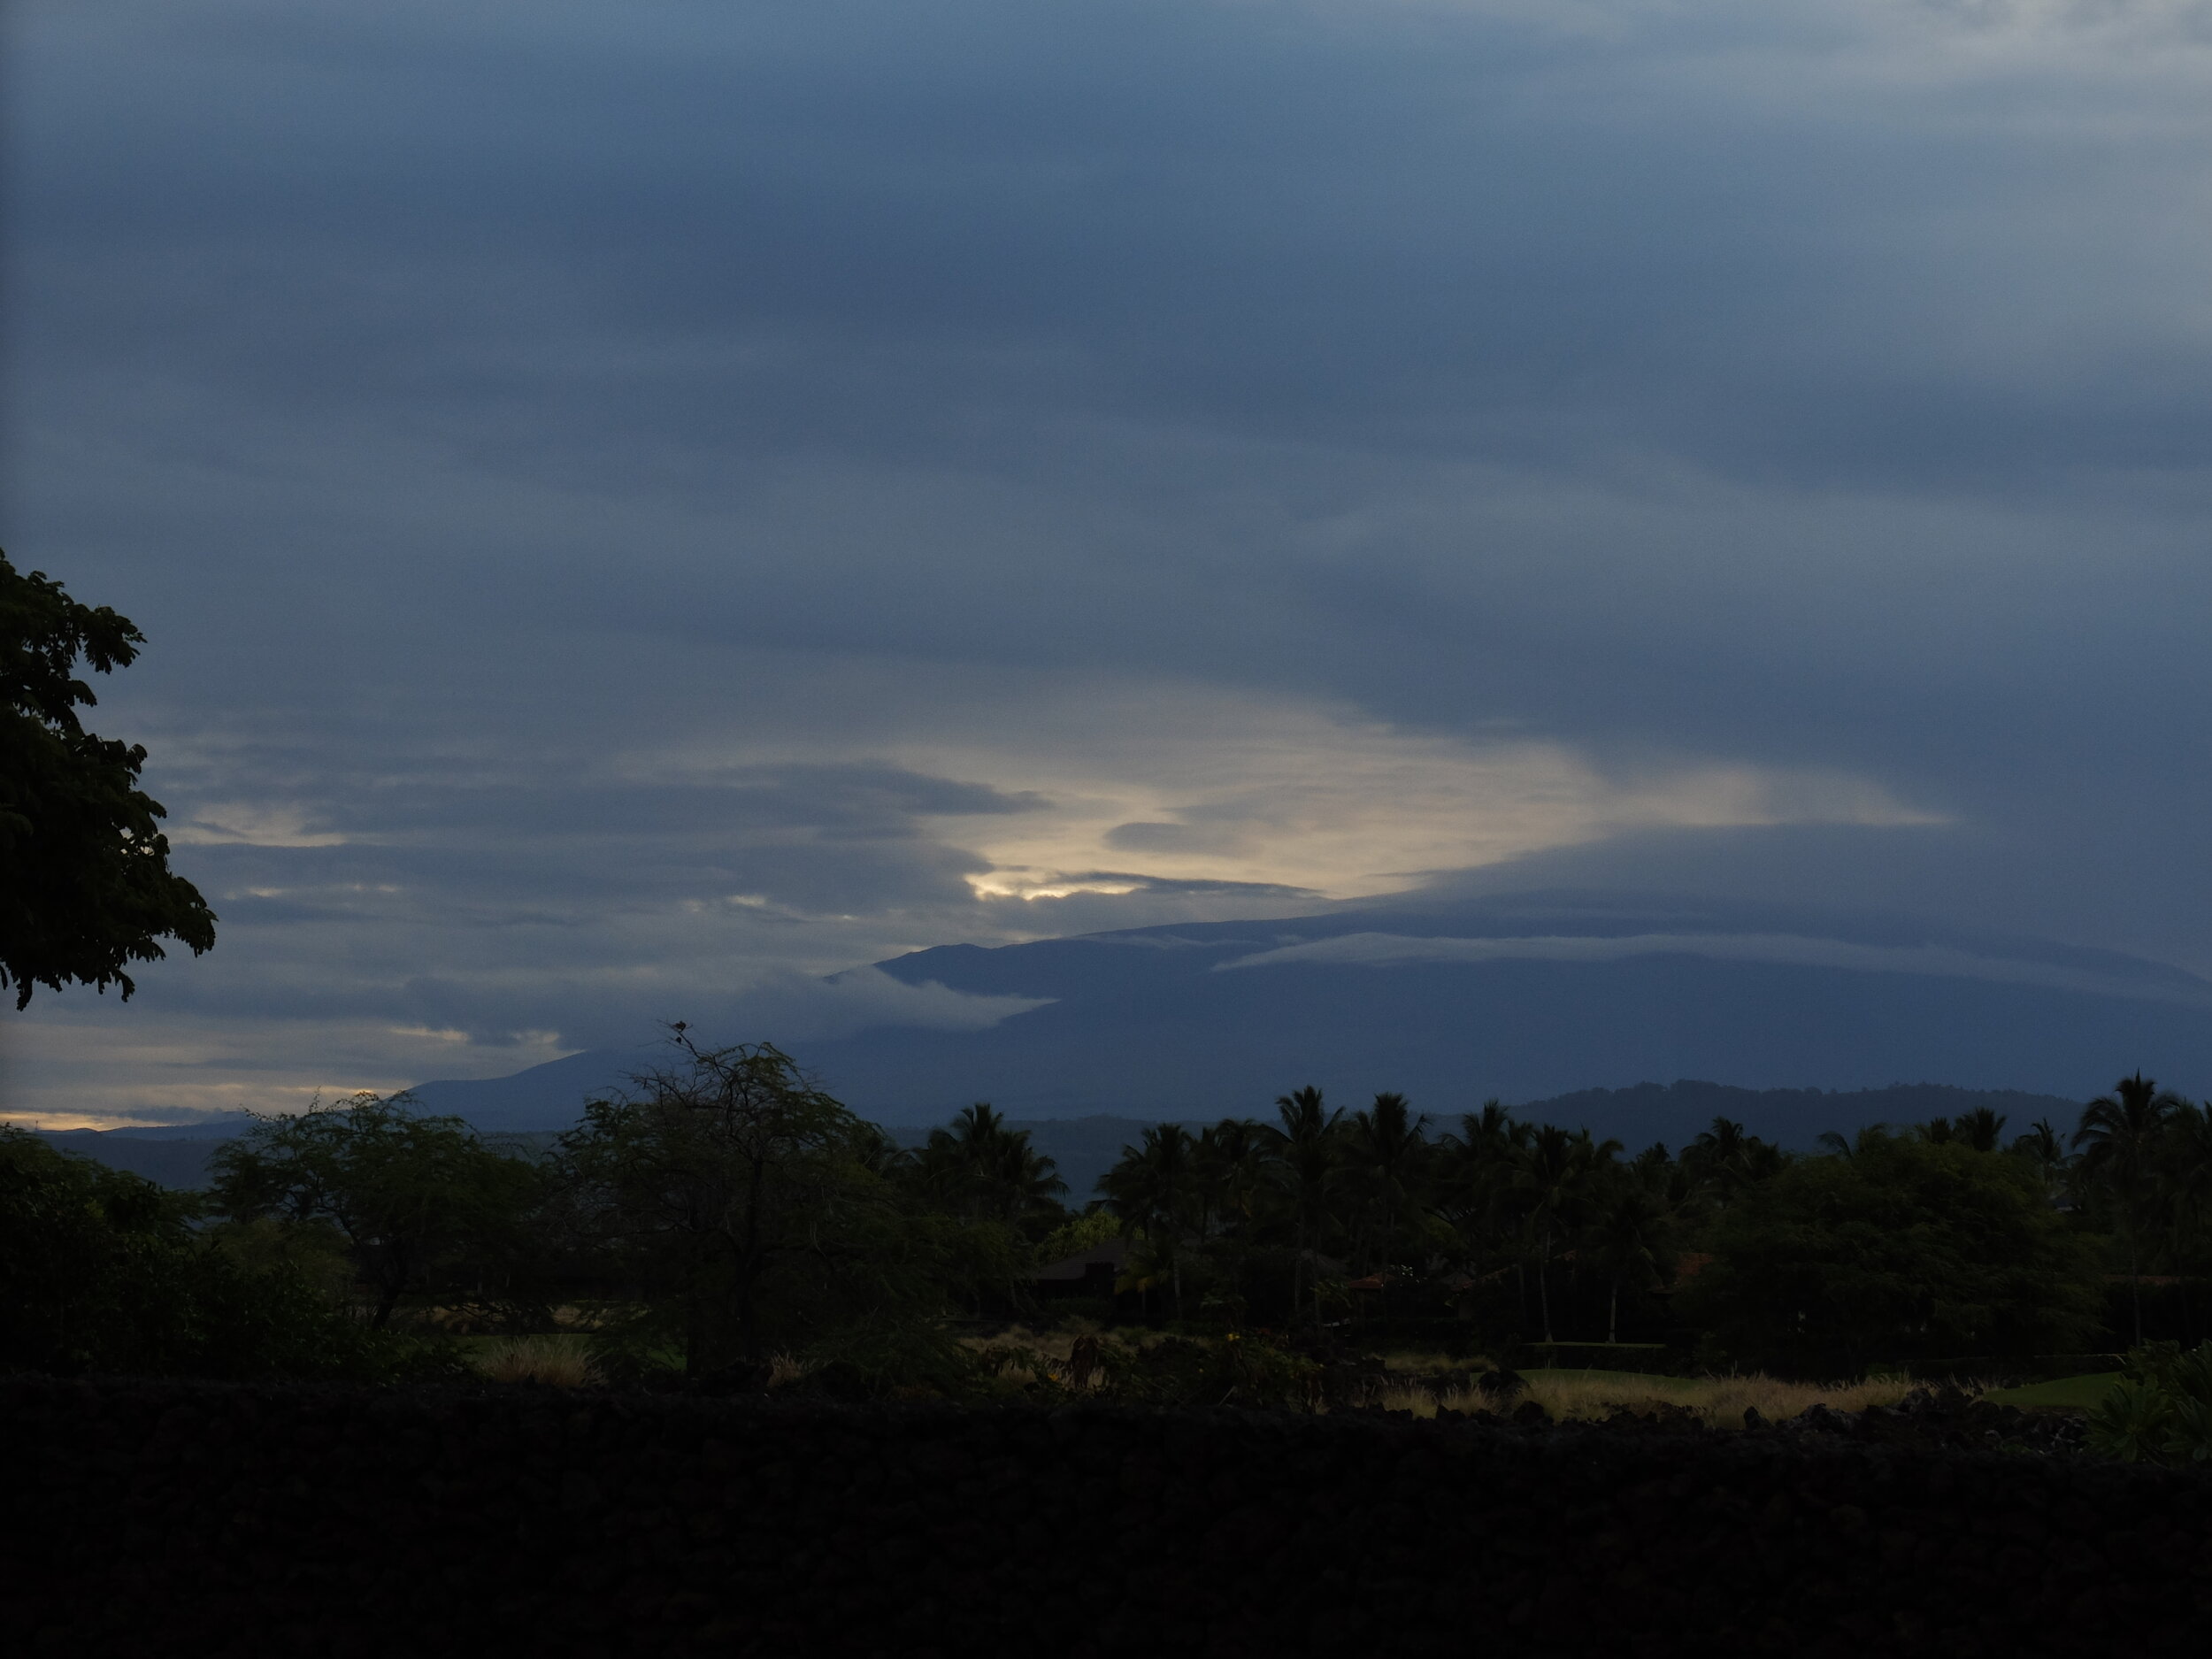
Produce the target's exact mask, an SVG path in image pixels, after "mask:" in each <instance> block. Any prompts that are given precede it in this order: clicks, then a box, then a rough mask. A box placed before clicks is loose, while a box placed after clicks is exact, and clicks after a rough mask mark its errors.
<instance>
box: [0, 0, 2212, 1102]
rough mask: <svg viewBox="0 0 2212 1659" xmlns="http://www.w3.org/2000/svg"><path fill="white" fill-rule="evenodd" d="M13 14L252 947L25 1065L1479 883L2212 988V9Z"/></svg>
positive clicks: (43, 459)
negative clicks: (2127, 969)
mask: <svg viewBox="0 0 2212 1659" xmlns="http://www.w3.org/2000/svg"><path fill="white" fill-rule="evenodd" d="M0 31H4V38H0V43H4V67H0V75H4V82H5V84H4V87H0V92H4V118H0V119H4V121H5V130H4V134H0V137H4V141H5V142H4V156H5V159H4V164H0V165H4V174H0V188H4V191H5V197H4V211H5V219H6V230H7V235H6V239H5V242H6V246H5V253H4V267H0V285H4V287H0V296H4V301H5V304H4V312H0V316H4V324H0V327H4V335H0V343H4V357H0V365H4V366H0V396H4V419H5V426H4V442H0V482H4V498H0V546H4V547H5V548H6V549H7V551H8V553H9V555H10V557H12V559H14V560H15V562H16V563H17V564H18V565H19V566H22V567H24V568H35V569H41V570H44V571H47V572H50V573H51V574H53V575H54V576H56V577H58V578H59V579H61V580H64V581H65V583H66V584H67V585H68V586H69V588H71V590H72V592H73V594H75V595H77V596H78V597H80V598H81V599H84V600H86V601H88V602H91V603H105V604H111V605H113V606H115V607H116V608H117V609H119V610H120V611H124V612H125V613H126V614H127V615H128V616H130V617H131V618H133V619H134V620H135V621H136V622H137V623H138V624H139V625H140V626H142V628H143V629H144V630H145V632H146V634H147V635H148V636H149V640H150V645H149V647H148V649H147V650H146V652H145V654H144V656H143V657H142V659H141V661H140V663H139V664H137V665H136V666H134V667H133V668H131V669H129V670H128V671H127V672H125V673H123V674H121V675H119V676H116V677H115V678H114V679H113V680H111V681H109V682H106V683H104V684H102V685H100V686H99V687H96V689H97V690H98V692H99V694H100V698H101V701H100V705H99V708H98V710H97V711H96V716H97V718H96V721H95V722H94V724H95V727H96V729H97V730H99V731H100V732H102V733H103V734H105V735H111V736H119V737H124V738H127V739H129V740H130V741H137V742H142V743H144V744H145V745H146V746H147V747H148V749H149V750H150V756H151V758H150V760H149V762H148V764H147V769H146V783H147V787H149V788H150V791H151V792H152V793H153V794H154V795H156V796H157V798H158V799H160V800H161V801H163V802H164V803H166V805H167V806H168V808H169V810H170V815H171V818H170V822H171V833H172V841H173V845H174V859H175V864H176V865H177V867H178V868H179V869H180V871H182V872H184V873H185V874H187V875H188V876H189V877H190V878H191V879H193V880H194V881H196V883H197V884H198V885H199V886H200V887H201V888H202V890H203V891H204V893H205V894H206V895H207V896H208V898H209V900H210V902H211V903H212V904H213V906H214V908H215V910H216V911H217V912H218V914H219V917H220V918H221V920H220V924H219V943H218V945H217V947H216V949H214V951H212V952H211V954H209V955H208V956H204V957H203V958H200V959H198V960H193V959H191V958H189V957H188V956H180V957H177V958H173V960H171V961H170V962H167V963H165V964H157V965H156V966H154V967H151V968H150V969H149V970H148V971H147V972H144V973H143V974H142V976H141V977H140V990H139V994H138V995H136V996H135V997H134V998H133V999H132V1000H131V1002H128V1003H127V1004H124V1003H122V1002H119V999H118V998H117V997H116V995H114V994H113V993H112V992H110V993H109V994H108V995H105V996H102V995H97V994H96V993H94V992H92V991H89V990H72V991H70V992H68V993H65V994H62V995H52V994H50V993H45V992H42V993H40V994H39V995H38V996H37V997H36V998H35V1001H34V1002H33V1003H32V1005H31V1007H30V1009H29V1010H27V1012H26V1013H24V1014H22V1015H18V1016H0V1018H4V1021H5V1023H4V1025H0V1044H4V1051H0V1090H4V1094H5V1099H6V1102H7V1109H8V1111H9V1114H10V1115H11V1116H13V1117H15V1118H18V1119H19V1120H23V1121H40V1122H45V1123H49V1124H51V1125H63V1124H66V1123H88V1122H122V1121H134V1120H137V1121H142V1120H145V1119H146V1118H149V1117H150V1116H159V1115H162V1114H183V1113H189V1112H193V1111H219V1110H232V1109H235V1108H238V1107H241V1106H244V1107H250V1108H253V1109H256V1110H273V1109H280V1108H284V1107H288V1106H297V1105H300V1104H303V1103H304V1102H305V1101H306V1100H307V1099H308V1098H310V1097H311V1094H313V1093H314V1092H316V1091H318V1090H319V1091H322V1092H323V1093H324V1094H333V1093H343V1092H348V1091H350V1090H353V1089H357V1088H375V1089H380V1090H381V1089H388V1088H395V1087H402V1086H403V1085H405V1084H407V1083H411V1082H414V1081H418V1080H421V1079H426V1078H431V1077H478V1076H494V1075H499V1074H503V1073H505V1072H510V1071H516V1070H518V1069H520V1068H521V1067H523V1066H526V1065H528V1064H534V1063H536V1062H539V1061H541V1060H546V1059H550V1058H553V1057H555V1056H558V1055H562V1054H565V1053H568V1052H571V1051H572V1050H574V1049H577V1048H586V1047H593V1046H597V1045H601V1044H606V1043H617V1042H629V1041H638V1040H640V1039H641V1037H642V1036H644V1035H648V1034H649V1033H650V1032H651V1030H652V1027H653V1023H654V1022H655V1021H657V1020H673V1019H687V1020H690V1021H692V1022H694V1023H695V1024H696V1025H701V1026H702V1027H703V1028H705V1029H709V1030H711V1031H713V1032H714V1033H715V1034H717V1035H726V1036H728V1037H730V1038H732V1039H734V1038H736V1037H740V1036H744V1037H751V1036H757V1035H772V1034H775V1033H764V1032H758V1033H757V1032H754V1031H751V1030H741V1029H736V1028H735V1027H736V1026H737V1025H741V1024H742V1020H743V1017H742V1016H741V1014H739V1013H733V1011H732V1010H741V1009H743V1008H745V1007H748V1006H753V1007H775V1008H778V1009H781V1010H791V1009H794V1008H797V1007H799V1006H800V1005H802V1004H805V1005H807V1006H808V1007H810V1009H811V1010H812V1011H811V1012H810V1013H808V1014H806V1015H805V1017H804V1018H807V1019H812V1020H814V1021H815V1022H816V1023H817V1024H822V1023H823V1022H827V1023H828V1024H830V1025H834V1024H835V1023H836V1022H838V1021H840V1020H843V1021H846V1022H848V1023H850V1022H852V1021H855V1020H865V1019H869V1018H910V1019H913V1020H916V1021H918V1022H924V1023H926V1022H928V1021H932V1020H940V1021H944V1022H949V1023H956V1022H958V1021H960V1020H962V1019H968V1018H977V1017H978V1016H976V1015H975V1014H974V1013H973V1012H972V1010H963V1009H961V1008H958V1007H956V1006H953V1005H952V1004H951V1002H947V1001H946V1000H945V999H938V1000H937V1001H936V1002H930V1003H928V1004H927V1005H926V1006H925V1005H924V1004H923V1003H921V1002H916V1003H915V1004H914V1005H913V1006H911V1007H909V1008H905V1009H903V1010H897V1009H887V1008H884V1007H876V1006H873V1005H868V1006H864V1005H863V1004H864V1001H865V999H864V997H863V996H862V995H861V994H860V993H858V992H856V991H854V992H849V993H847V994H841V995H844V1001H843V1002H836V1001H835V997H834V996H833V993H831V992H827V991H818V990H817V989H816V988H815V987H812V985H811V983H810V982H811V980H812V979H813V977H814V976H818V975H821V974H824V973H827V972H832V971H833V970H837V969H841V968H845V967H849V966H851V965H852V964H859V963H865V962H870V961H873V960H877V959H879V958H883V957H886V956H891V955H894V954H897V953H899V952H902V951H905V950H910V949H917V948H920V947H924V946H929V945H935V944H942V943H948V942H954V941H974V942H978V943H984V944H990V943H996V942H1002V941H1013V940H1018V939H1026V938H1034V937H1040V936H1048V935H1052V934H1057V933H1069V932H1076V931H1086V930H1092V929H1098V928H1109V927H1117V926H1141V925H1148V924H1154V923H1160V922H1171V921H1177V920H1185V919H1201V918H1203V919H1214V918H1245V917H1266V916H1286V915H1294V914H1300V913H1304V912H1309V911H1311V910H1316V909H1317V908H1321V907H1323V906H1325V904H1327V903H1331V902H1344V901H1351V900H1358V899H1361V898H1364V897H1370V896H1373V895H1384V894H1403V893H1408V892H1421V891H1426V890H1443V891H1471V892H1481V891H1493V890H1500V889H1510V888H1512V887H1516V886H1525V887H1533V886H1543V885H1570V886H1583V887H1593V886H1594V887H1613V886H1623V887H1637V888H1639V889H1650V890H1659V889H1663V890H1670V891H1681V892H1690V893H1710V894H1716V895H1726V896H1732V897H1742V898H1757V899H1764V900H1781V901H1799V902H1809V903H1819V904H1826V905H1837V906H1846V907H1850V906H1878V907H1883V908H1886V909H1888V910H1895V911H1901V912H1904V913H1909V914H1914V915H1920V916H1924V917H1926V918H1930V920H1931V921H1932V922H1933V921H1940V922H1943V923H1946V924H1950V925H1969V926H1976V927H1981V928H1989V929H1997V930H2002V931H2008V932H2014V933H2029V934H2034V935H2039V936H2044V937H2048V938H2051V939H2055V940H2059V941H2065V942H2068V943H2071V944H2076V945H2081V946H2090V947H2095V948H2099V949H2115V950H2121V951H2126V952H2130V953H2133V954H2137V955H2140V956H2147V957H2150V958H2152V959H2154V960H2155V961H2158V962H2162V963H2168V964H2175V965H2178V966H2181V967H2185V968H2188V969H2191V970H2193V971H2197V972H2212V936H2208V932H2207V926H2206V924H2207V922H2208V919H2212V869H2208V862H2207V858H2206V856H2205V850H2204V849H2205V845H2206V837H2207V827H2206V826H2208V825H2212V770H2208V767H2207V765H2206V764H2205V763H2206V759H2207V739H2208V736H2212V730H2208V725H2212V722H2208V714H2212V700H2208V693H2212V683H2208V682H2212V654H2208V651H2207V649H2205V641H2203V639H2202V637H2201V635H2202V633H2203V621H2204V618H2206V616H2207V614H2208V608H2212V607H2208V601H2212V561H2208V557H2207V546H2206V543H2207V531H2208V527H2212V373H2208V370H2212V211H2208V210H2212V4H2181V3H2178V0H2159V3H2156V4H2128V3H2127V0H2099V3H2096V4H2059V3H2057V0H2023V3H2021V4H2002V3H2001V0H1989V3H1987V4H1982V3H1979V0H1959V3H1955V4H1933V3H1930V0H1542V3H1541V4H1538V3H1537V0H1494V3H1493V0H1303V3H1301V0H1176V3H1174V4H1167V3H1164V0H1163V3H1159V4H1140V3H1133V0H1132V3H1125V0H1004V3H1003V4H1000V3H996V0H941V4H934V5H930V6H916V5H913V4H906V3H903V0H900V3H894V0H812V3H810V4H806V5H803V6H795V5H788V4H746V3H745V0H701V3H699V4H660V3H657V0H625V4H619V5H616V4H571V3H569V0H529V4H520V3H514V4H507V3H503V0H436V3H435V4H431V3H430V0H391V3H390V4H380V5H377V6H374V7H364V6H360V5H357V4H336V3H335V0H332V3H329V4H324V3H322V0H288V3H287V0H265V3H245V0H239V3H230V0H159V3H158V4H152V3H145V4H141V3H138V0H68V3H67V4H61V3H60V0H19V4H15V5H13V6H12V7H10V8H9V9H8V11H7V12H6V13H5V14H4V20H0ZM878 977H879V978H880V976H878ZM853 983H854V984H855V985H865V984H867V983H869V982H868V981H866V980H865V979H856V980H855V981H854V982H853ZM883 995H893V994H892V993H888V992H887V993H884V994H883ZM748 996H752V997H756V998H764V999H767V1000H765V1001H763V1002H756V1003H753V1004H748V1003H747V1002H745V1000H744V999H745V998H747V997H748ZM809 998H813V999H814V1002H812V1003H809V1001H808V999H809ZM824 998H829V999H831V1000H830V1001H827V1002H825V1001H824V1000H823V999H824ZM994 1017H995V1016H994ZM793 1018H799V1017H798V1016H796V1015H794V1016H793ZM802 1023H803V1022H802ZM723 1024H726V1025H731V1026H732V1029H730V1030H728V1031H727V1032H723V1031H721V1030H720V1029H719V1026H720V1025H723ZM1720 1080H1723V1081H1725V1080H1727V1079H1720ZM1809 1080H1811V1079H1809Z"/></svg>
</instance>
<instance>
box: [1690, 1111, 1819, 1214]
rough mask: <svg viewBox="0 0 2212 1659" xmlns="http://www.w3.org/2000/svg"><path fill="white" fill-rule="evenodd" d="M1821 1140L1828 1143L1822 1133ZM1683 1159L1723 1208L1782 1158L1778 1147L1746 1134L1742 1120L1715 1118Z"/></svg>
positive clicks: (1776, 1168)
mask: <svg viewBox="0 0 2212 1659" xmlns="http://www.w3.org/2000/svg"><path fill="white" fill-rule="evenodd" d="M1822 1144H1823V1145H1827V1144H1828V1142H1827V1141H1826V1140H1825V1138H1824V1139H1823V1141H1822ZM1682 1162H1683V1163H1684V1164H1686V1165H1688V1166H1689V1167H1690V1168H1691V1169H1693V1170H1694V1171H1696V1173H1697V1175H1698V1176H1699V1178H1700V1183H1701V1185H1702V1186H1703V1187H1705V1188H1706V1189H1707V1191H1708V1192H1709V1194H1710V1195H1711V1197H1712V1199H1713V1201H1714V1202H1716V1203H1717V1204H1718V1205H1720V1206H1722V1207H1723V1208H1725V1207H1726V1205H1727V1203H1728V1202H1729V1201H1730V1200H1731V1199H1732V1198H1733V1197H1734V1196H1735V1195H1736V1194H1737V1193H1738V1192H1739V1191H1740V1190H1741V1189H1742V1188H1743V1187H1747V1186H1749V1185H1750V1184H1751V1183H1752V1182H1755V1181H1763V1180H1764V1179H1766V1178H1767V1177H1768V1176H1770V1175H1772V1174H1775V1173H1777V1172H1778V1171H1779V1170H1780V1169H1781V1167H1782V1164H1783V1162H1784V1160H1783V1157H1782V1153H1781V1149H1780V1148H1778V1147H1773V1146H1770V1145H1769V1144H1768V1143H1767V1142H1765V1141H1762V1140H1760V1139H1759V1137H1758V1136H1756V1135H1755V1134H1747V1133H1745V1132H1744V1126H1743V1125H1741V1124H1740V1123H1736V1122H1733V1121H1732V1120H1731V1119H1729V1118H1714V1119H1713V1126H1712V1127H1711V1128H1710V1129H1706V1130H1701V1131H1700V1132H1699V1133H1698V1136H1697V1139H1695V1140H1694V1141H1691V1142H1690V1144H1689V1145H1688V1146H1687V1147H1686V1148H1684V1149H1683V1153H1682Z"/></svg>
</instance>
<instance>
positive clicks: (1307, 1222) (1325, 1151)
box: [1264, 1085, 1344, 1329]
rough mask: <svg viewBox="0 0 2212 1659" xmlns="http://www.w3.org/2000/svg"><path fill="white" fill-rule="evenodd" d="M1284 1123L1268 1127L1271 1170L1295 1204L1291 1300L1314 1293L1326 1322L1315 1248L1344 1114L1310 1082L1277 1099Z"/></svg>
mask: <svg viewBox="0 0 2212 1659" xmlns="http://www.w3.org/2000/svg"><path fill="white" fill-rule="evenodd" d="M1275 1111H1276V1116H1277V1117H1278V1118H1279V1119H1280V1120H1281V1121H1280V1126H1279V1127H1278V1126H1276V1125H1265V1126H1264V1133H1265V1134H1266V1136H1267V1139H1268V1141H1269V1143H1270V1145H1271V1149H1272V1150H1273V1152H1274V1155H1275V1156H1274V1158H1273V1160H1272V1163H1271V1166H1270V1168H1271V1173H1272V1174H1273V1175H1274V1177H1275V1179H1276V1180H1277V1181H1278V1182H1279V1185H1280V1187H1281V1190H1282V1193H1283V1195H1284V1197H1285V1199H1286V1202H1288V1204H1289V1206H1290V1211H1291V1217H1292V1226H1293V1231H1294V1233H1295V1235H1296V1239H1297V1249H1298V1256H1297V1264H1296V1266H1295V1267H1294V1270H1293V1278H1292V1281H1291V1294H1292V1303H1293V1305H1294V1306H1295V1305H1296V1302H1297V1298H1298V1296H1299V1295H1300V1294H1301V1293H1302V1291H1310V1301H1311V1302H1312V1306H1313V1322H1314V1325H1315V1328H1316V1329H1318V1328H1319V1327H1320V1324H1321V1286H1320V1275H1319V1273H1318V1271H1317V1263H1316V1262H1315V1260H1314V1255H1315V1252H1316V1251H1317V1250H1318V1249H1319V1248H1321V1240H1322V1239H1323V1238H1324V1237H1325V1233H1326V1229H1327V1226H1328V1223H1329V1220H1330V1213H1329V1199H1330V1196H1331V1189H1332V1187H1333V1186H1334V1184H1335V1177H1336V1169H1337V1151H1338V1142H1339V1139H1340V1135H1341V1133H1342V1128H1343V1122H1344V1113H1343V1112H1342V1110H1336V1111H1331V1110H1329V1109H1328V1107H1327V1106H1326V1104H1325V1102H1323V1100H1322V1097H1321V1091H1320V1090H1319V1089H1317V1088H1315V1087H1312V1086H1311V1085H1308V1086H1307V1087H1304V1088H1301V1089H1294V1090H1293V1091H1292V1092H1291V1093H1290V1094H1283V1095H1279V1096H1278V1097H1277V1098H1276V1101H1275Z"/></svg>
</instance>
